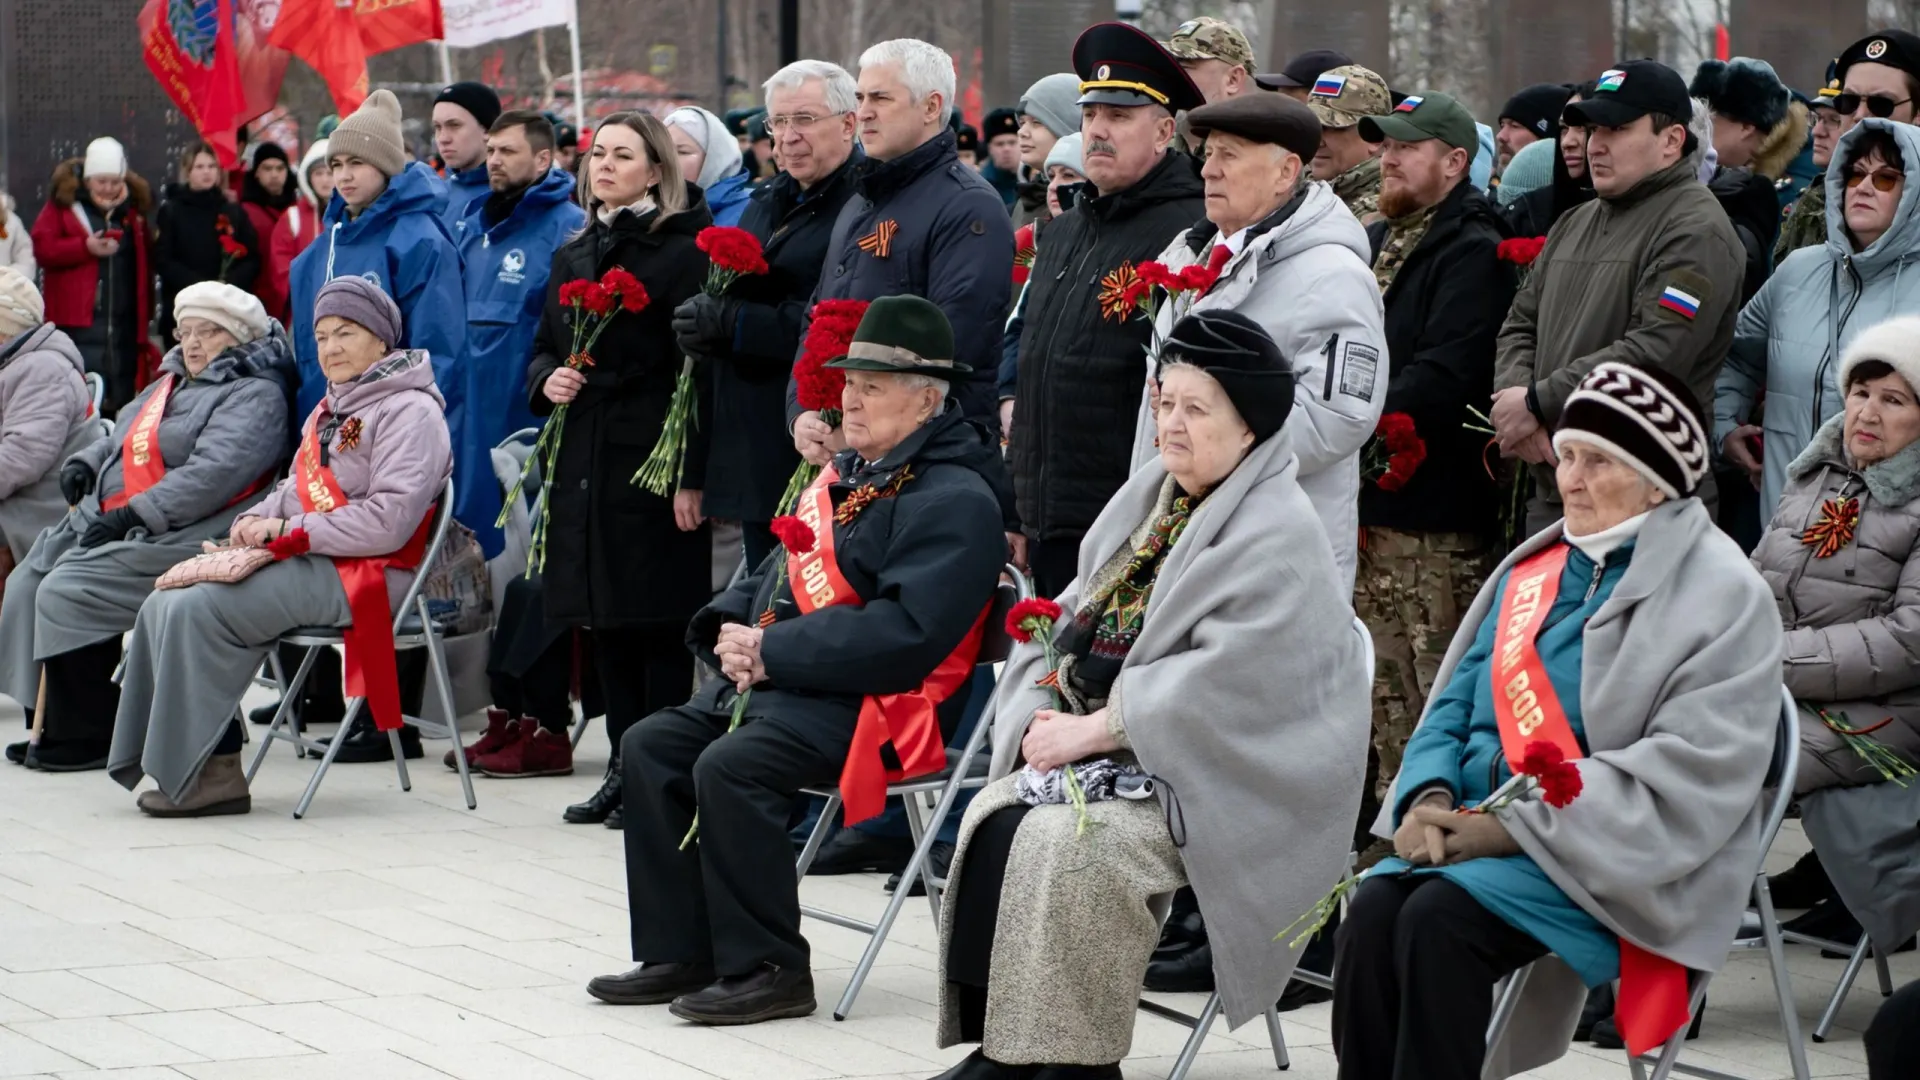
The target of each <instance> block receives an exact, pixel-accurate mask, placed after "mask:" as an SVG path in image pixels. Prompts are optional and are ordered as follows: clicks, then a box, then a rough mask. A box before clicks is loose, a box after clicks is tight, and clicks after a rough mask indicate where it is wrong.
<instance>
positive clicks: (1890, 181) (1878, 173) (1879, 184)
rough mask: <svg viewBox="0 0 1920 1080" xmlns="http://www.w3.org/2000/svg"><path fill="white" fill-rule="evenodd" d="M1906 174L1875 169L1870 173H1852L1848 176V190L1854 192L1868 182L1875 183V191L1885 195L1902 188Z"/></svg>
mask: <svg viewBox="0 0 1920 1080" xmlns="http://www.w3.org/2000/svg"><path fill="white" fill-rule="evenodd" d="M1905 179H1906V174H1905V173H1903V172H1901V171H1900V170H1898V169H1875V170H1873V171H1872V172H1870V173H1865V172H1852V173H1848V174H1847V190H1848V191H1852V190H1853V189H1854V188H1857V187H1859V186H1860V185H1861V184H1863V183H1865V182H1867V181H1868V180H1872V181H1873V190H1875V191H1877V192H1879V193H1880V194H1882V195H1885V194H1887V193H1889V192H1891V191H1892V190H1893V189H1894V188H1897V187H1899V186H1900V181H1902V180H1905Z"/></svg>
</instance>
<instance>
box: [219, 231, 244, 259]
mask: <svg viewBox="0 0 1920 1080" xmlns="http://www.w3.org/2000/svg"><path fill="white" fill-rule="evenodd" d="M220 250H221V251H222V252H223V253H225V254H226V255H227V256H228V257H229V258H234V259H244V258H246V256H247V245H245V244H243V243H241V242H240V241H238V240H235V239H234V238H233V237H231V236H222V237H221V238H220Z"/></svg>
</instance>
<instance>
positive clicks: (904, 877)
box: [833, 843, 933, 1020]
mask: <svg viewBox="0 0 1920 1080" xmlns="http://www.w3.org/2000/svg"><path fill="white" fill-rule="evenodd" d="M927 846H928V845H926V844H924V843H917V844H915V845H914V846H913V855H912V857H910V858H908V859H907V867H906V869H904V870H902V871H900V887H899V888H897V889H895V890H893V895H892V896H891V897H889V898H888V899H887V909H886V910H885V911H883V912H881V913H880V919H879V921H878V922H876V923H874V924H873V936H872V937H870V938H868V939H867V947H866V948H865V949H862V950H861V951H860V962H859V963H857V964H855V965H854V967H853V977H852V978H850V979H848V980H847V989H846V992H845V993H843V994H841V995H840V1003H839V1004H838V1005H835V1006H834V1007H833V1018H834V1019H835V1020H845V1019H846V1018H847V1014H849V1013H851V1012H852V1011H853V999H854V998H856V997H859V996H860V988H861V987H862V986H864V985H866V982H867V976H868V975H869V974H871V973H872V972H873V965H874V962H875V961H876V960H878V959H879V958H880V947H881V946H882V945H885V944H886V943H887V935H888V934H889V933H891V932H892V930H893V921H894V920H895V919H897V918H899V917H900V909H901V908H903V907H905V906H906V905H907V897H908V894H909V893H911V892H912V891H913V889H912V887H911V886H909V885H908V882H911V881H912V880H913V879H914V878H916V877H918V876H920V874H921V873H922V872H923V871H924V869H925V867H926V864H927ZM927 893H928V895H929V896H931V895H932V893H933V890H931V889H929V890H927Z"/></svg>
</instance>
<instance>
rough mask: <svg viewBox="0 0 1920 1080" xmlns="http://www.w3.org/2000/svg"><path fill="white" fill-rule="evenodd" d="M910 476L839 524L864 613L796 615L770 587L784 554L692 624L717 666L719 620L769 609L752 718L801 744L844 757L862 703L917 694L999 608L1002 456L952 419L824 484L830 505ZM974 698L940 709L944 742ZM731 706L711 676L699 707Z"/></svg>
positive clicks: (705, 655) (846, 465) (786, 595)
mask: <svg viewBox="0 0 1920 1080" xmlns="http://www.w3.org/2000/svg"><path fill="white" fill-rule="evenodd" d="M902 466H905V467H908V468H911V469H912V470H913V476H912V479H910V480H908V481H907V482H906V483H905V484H904V485H903V486H902V487H901V489H900V493H899V494H898V495H896V496H894V497H893V498H889V499H878V500H875V501H874V502H872V503H869V504H868V505H867V507H866V509H864V510H862V511H861V512H860V514H859V516H857V517H855V518H854V519H853V521H852V523H851V524H847V525H840V524H835V525H834V526H833V539H834V550H835V552H836V555H837V557H838V562H839V564H840V572H841V573H842V574H843V575H845V577H846V579H847V584H848V585H850V586H852V587H853V591H854V592H855V593H856V594H857V595H858V596H859V597H860V598H861V599H862V601H863V603H862V604H861V605H860V606H857V607H856V606H854V605H851V604H841V605H837V606H834V607H829V608H825V609H822V610H819V611H815V612H814V613H813V614H811V615H804V616H803V615H801V614H800V610H799V608H797V607H795V606H794V603H793V588H792V583H791V582H789V581H785V580H784V579H782V582H781V586H780V591H779V593H778V594H777V595H776V594H775V593H774V591H773V587H774V580H775V574H774V573H773V569H774V566H775V565H776V563H777V562H778V561H780V560H784V559H785V558H786V552H785V551H783V550H780V549H775V551H774V553H773V554H772V555H770V556H768V558H767V561H766V562H763V563H762V564H761V565H760V566H759V567H758V568H757V569H756V570H755V572H754V573H753V575H752V576H750V577H748V578H746V579H745V580H743V581H741V582H739V583H738V584H736V585H735V586H734V587H733V588H731V589H728V590H727V591H726V592H724V593H722V594H720V595H719V596H718V597H715V598H714V600H713V602H712V603H710V604H708V605H707V606H706V607H704V608H702V609H701V610H700V612H699V613H698V614H696V615H695V616H694V617H693V619H692V621H691V622H690V623H689V625H688V628H687V645H688V647H689V648H691V649H692V650H693V652H694V655H695V656H698V657H700V658H701V659H702V660H704V661H706V662H707V663H708V664H710V665H712V666H713V667H714V669H716V670H718V668H719V666H720V664H719V661H718V660H717V659H716V658H715V657H714V655H713V646H714V641H715V639H716V637H717V636H718V635H719V632H720V627H721V624H723V623H743V624H746V625H749V626H751V625H754V624H755V623H756V622H757V621H758V619H759V616H760V614H761V613H762V612H764V611H766V610H768V608H769V607H771V608H772V610H773V613H774V617H775V622H774V623H773V625H772V626H769V627H767V630H766V634H765V635H764V637H763V638H762V639H761V645H760V655H761V659H762V660H763V661H764V662H765V664H766V669H767V679H766V681H765V682H763V683H761V684H760V685H758V686H756V687H755V688H754V691H753V698H752V700H751V701H750V702H748V705H747V717H748V719H749V720H752V721H757V722H763V723H764V722H773V723H778V724H781V725H782V726H785V727H787V728H789V729H791V730H793V731H795V732H797V733H799V734H800V735H801V736H802V737H808V736H810V735H812V734H813V733H815V732H818V733H820V734H819V735H818V743H817V745H819V746H820V747H821V748H822V749H830V748H834V747H844V746H845V745H846V732H848V731H851V730H852V728H853V724H854V720H855V718H856V717H858V715H859V713H860V702H861V699H862V698H863V697H864V696H865V695H867V694H898V693H906V692H908V691H911V690H915V689H917V688H919V686H920V684H921V683H922V682H923V681H925V680H926V677H927V676H928V675H930V674H932V673H933V669H934V668H935V667H938V666H939V664H940V662H941V661H942V660H945V659H946V658H947V657H948V656H949V655H951V654H952V652H953V650H954V649H955V648H956V647H958V646H959V644H960V642H961V640H962V639H964V638H965V637H966V635H967V631H968V630H970V629H972V627H973V623H974V620H975V619H977V618H979V616H980V612H981V610H982V609H983V608H985V607H986V606H987V604H988V603H989V602H990V601H991V600H992V599H993V595H994V589H995V588H996V587H997V585H998V582H999V575H1000V568H1001V566H1002V564H1003V563H1004V562H1005V551H1006V540H1005V538H1004V537H1003V535H1002V533H1001V521H1000V497H999V495H997V494H996V493H995V488H996V486H1003V485H1004V484H1005V483H1006V480H1005V473H1004V472H1003V471H1002V470H1001V467H1000V452H999V447H998V446H997V445H995V444H994V443H993V442H989V441H988V440H987V439H986V438H985V437H983V435H982V434H981V432H980V429H979V428H978V427H976V426H975V425H973V424H970V423H967V422H965V421H964V420H963V418H962V416H961V414H960V413H959V412H958V411H956V410H954V409H949V410H948V411H947V412H946V413H945V414H943V415H941V416H939V417H937V418H935V419H933V420H931V421H929V422H928V423H927V424H926V425H925V426H924V427H922V428H921V429H920V430H919V431H916V432H914V433H913V434H912V435H910V436H908V438H907V440H906V441H905V442H903V443H901V444H900V445H899V446H898V447H896V448H895V449H894V452H893V453H891V454H889V455H887V457H886V459H884V460H883V461H881V462H878V463H875V464H863V463H861V462H860V461H859V459H858V457H857V455H855V454H854V452H853V451H851V450H843V451H841V453H840V455H839V456H838V457H837V458H835V459H834V468H835V469H836V470H838V471H839V472H840V473H841V479H840V480H839V481H838V482H837V483H835V484H833V485H832V487H831V488H829V492H830V494H831V496H832V499H833V505H834V506H835V507H838V506H840V505H841V504H842V503H843V502H845V501H846V498H847V496H848V495H849V494H851V493H852V492H853V491H854V489H855V488H857V487H860V486H862V485H863V484H867V483H873V484H875V486H878V487H884V486H885V485H886V483H887V481H888V480H889V479H890V478H891V477H892V476H893V474H894V473H895V472H896V471H897V470H898V469H899V468H901V467H902ZM965 699H966V694H964V693H960V694H956V695H954V697H952V698H950V699H948V701H947V702H946V703H945V704H944V705H943V706H942V707H941V709H940V719H941V728H942V730H943V731H945V732H946V733H948V734H949V735H951V734H952V732H953V731H954V730H955V728H956V727H957V726H958V723H959V719H960V711H961V710H962V709H963V708H964V707H965V704H966V700H965ZM733 700H734V692H733V684H732V683H730V682H728V681H726V680H724V679H712V680H709V681H708V682H707V683H705V684H704V685H702V686H701V687H700V689H699V691H698V692H697V693H695V694H694V697H693V700H692V702H690V704H691V705H693V706H694V707H695V708H702V709H707V710H709V711H711V712H715V713H724V712H727V711H729V710H731V709H732V708H733ZM831 732H837V733H838V734H828V733H831ZM835 752H837V751H835ZM890 752H891V751H890V748H889V749H888V750H887V751H883V753H890ZM889 764H890V765H891V764H897V759H893V760H891V761H889Z"/></svg>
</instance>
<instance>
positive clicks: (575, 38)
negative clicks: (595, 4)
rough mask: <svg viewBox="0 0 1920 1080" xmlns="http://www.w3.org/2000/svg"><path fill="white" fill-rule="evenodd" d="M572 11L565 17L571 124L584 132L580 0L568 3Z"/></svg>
mask: <svg viewBox="0 0 1920 1080" xmlns="http://www.w3.org/2000/svg"><path fill="white" fill-rule="evenodd" d="M569 6H570V7H572V8H573V12H572V14H571V15H569V16H568V18H567V47H568V48H569V49H571V50H573V126H574V128H575V129H576V130H578V131H580V132H581V133H582V134H584V133H585V132H586V130H587V88H586V86H585V85H583V84H582V81H581V73H580V0H573V3H572V4H571V5H569Z"/></svg>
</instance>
